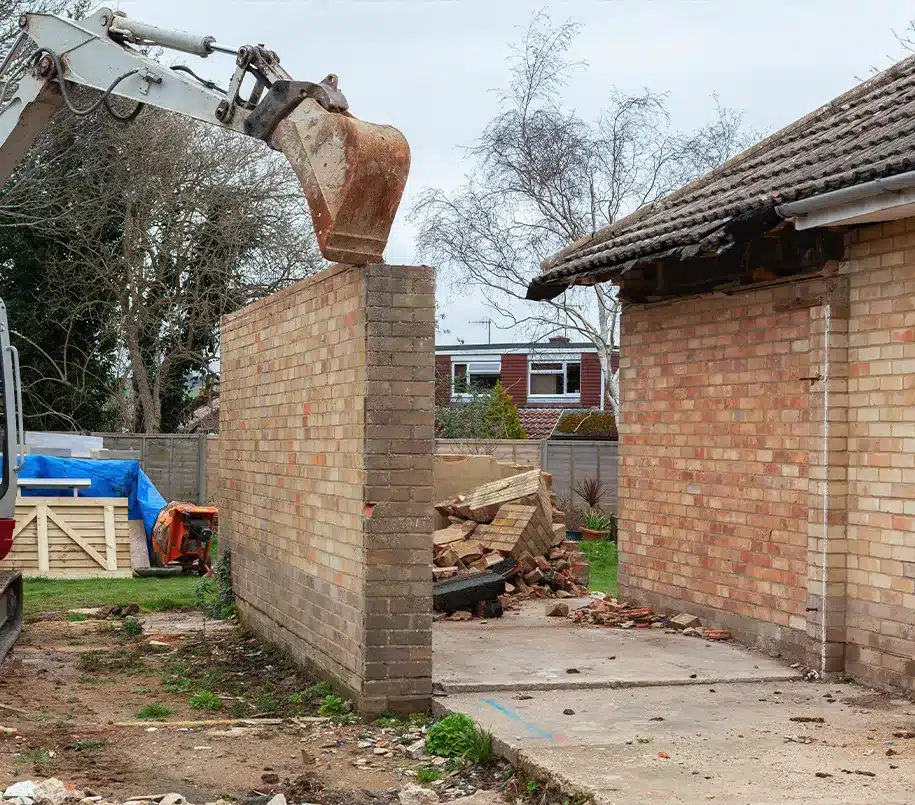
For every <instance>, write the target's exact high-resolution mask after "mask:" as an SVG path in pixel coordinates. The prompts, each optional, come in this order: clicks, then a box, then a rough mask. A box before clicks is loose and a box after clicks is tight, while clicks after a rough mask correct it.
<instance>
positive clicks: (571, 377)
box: [527, 361, 581, 398]
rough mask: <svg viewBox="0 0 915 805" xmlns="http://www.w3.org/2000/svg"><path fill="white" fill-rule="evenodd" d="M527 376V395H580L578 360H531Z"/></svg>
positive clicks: (543, 396) (534, 396) (533, 396)
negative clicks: (540, 361)
mask: <svg viewBox="0 0 915 805" xmlns="http://www.w3.org/2000/svg"><path fill="white" fill-rule="evenodd" d="M528 376H529V378H530V383H529V385H528V395H527V396H528V397H532V398H538V397H542V398H547V397H580V396H581V362H580V361H551V362H545V363H533V362H532V363H531V364H530V372H529V373H528Z"/></svg>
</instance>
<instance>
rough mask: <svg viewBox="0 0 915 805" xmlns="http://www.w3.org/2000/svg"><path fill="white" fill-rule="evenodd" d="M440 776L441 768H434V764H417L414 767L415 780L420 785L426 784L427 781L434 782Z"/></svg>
mask: <svg viewBox="0 0 915 805" xmlns="http://www.w3.org/2000/svg"><path fill="white" fill-rule="evenodd" d="M441 776H442V770H441V769H437V768H435V766H417V767H416V782H418V783H419V784H420V785H428V784H429V783H434V782H435V781H436V780H438V779H439V778H440V777H441Z"/></svg>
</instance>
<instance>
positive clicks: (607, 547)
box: [578, 541, 619, 596]
mask: <svg viewBox="0 0 915 805" xmlns="http://www.w3.org/2000/svg"><path fill="white" fill-rule="evenodd" d="M578 544H579V545H580V546H581V549H582V550H583V551H584V552H585V556H587V557H588V562H589V563H590V564H591V583H590V584H589V585H588V589H590V590H591V591H592V592H598V593H606V594H607V595H610V596H615V595H616V571H617V569H618V567H619V556H618V554H617V552H616V543H615V542H584V541H582V542H579V543H578Z"/></svg>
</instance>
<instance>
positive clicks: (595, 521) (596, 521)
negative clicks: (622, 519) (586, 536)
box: [582, 509, 616, 533]
mask: <svg viewBox="0 0 915 805" xmlns="http://www.w3.org/2000/svg"><path fill="white" fill-rule="evenodd" d="M615 520H616V518H615V517H613V516H612V515H609V514H604V513H603V512H602V511H600V510H599V509H588V511H586V512H585V517H584V520H582V525H583V526H584V527H585V528H590V529H591V530H592V531H609V532H611V533H612V532H613V531H615V528H614V523H615Z"/></svg>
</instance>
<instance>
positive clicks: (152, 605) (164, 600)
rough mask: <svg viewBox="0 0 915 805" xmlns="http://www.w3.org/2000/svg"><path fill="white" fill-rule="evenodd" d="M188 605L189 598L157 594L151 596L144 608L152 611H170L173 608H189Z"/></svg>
mask: <svg viewBox="0 0 915 805" xmlns="http://www.w3.org/2000/svg"><path fill="white" fill-rule="evenodd" d="M187 607H188V602H187V599H181V598H176V597H175V596H173V595H157V596H154V597H153V598H150V599H149V601H147V602H146V604H145V605H144V607H143V608H144V609H148V610H149V611H150V612H168V611H169V610H172V609H187Z"/></svg>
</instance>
